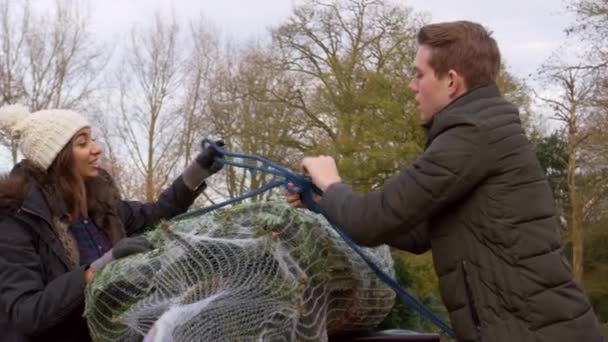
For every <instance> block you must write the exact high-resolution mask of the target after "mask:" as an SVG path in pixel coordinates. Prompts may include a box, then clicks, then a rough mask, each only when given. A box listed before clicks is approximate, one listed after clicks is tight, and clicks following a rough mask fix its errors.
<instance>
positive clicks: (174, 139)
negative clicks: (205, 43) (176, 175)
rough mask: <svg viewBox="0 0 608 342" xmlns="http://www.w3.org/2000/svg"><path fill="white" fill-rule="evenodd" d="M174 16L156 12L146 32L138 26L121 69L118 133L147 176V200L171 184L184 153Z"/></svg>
mask: <svg viewBox="0 0 608 342" xmlns="http://www.w3.org/2000/svg"><path fill="white" fill-rule="evenodd" d="M178 32H179V29H178V25H177V24H176V23H175V18H173V19H172V20H171V22H165V21H163V19H161V17H160V15H158V14H157V15H156V17H155V20H154V24H153V26H152V27H151V28H150V29H148V30H147V31H143V32H140V31H137V30H136V29H133V31H132V34H131V44H130V47H129V50H128V52H127V54H126V56H125V58H124V63H122V68H120V70H119V73H118V77H117V79H118V91H119V98H120V104H119V109H120V110H119V112H120V120H119V122H120V125H119V131H120V136H121V138H122V143H123V144H124V148H125V149H126V151H125V152H126V153H127V154H128V156H129V160H130V162H131V163H132V165H134V167H135V168H136V170H137V171H138V173H139V175H140V176H141V177H143V179H144V180H145V182H144V183H145V186H144V190H143V194H144V196H143V197H144V198H145V200H148V201H149V200H153V199H154V198H156V196H157V194H158V193H159V191H160V190H161V189H162V188H163V187H164V186H165V185H166V184H167V181H168V180H169V179H170V177H172V176H173V174H172V171H173V170H174V168H175V166H176V165H177V163H178V161H179V157H180V155H181V153H182V151H181V149H180V144H179V143H178V142H179V136H180V129H181V125H182V116H181V115H179V112H178V105H177V103H176V96H177V95H176V92H177V90H178V89H179V85H180V82H181V76H180V73H179V65H180V63H181V60H180V55H181V53H180V52H179V51H178Z"/></svg>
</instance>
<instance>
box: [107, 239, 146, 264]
mask: <svg viewBox="0 0 608 342" xmlns="http://www.w3.org/2000/svg"><path fill="white" fill-rule="evenodd" d="M153 249H154V245H152V244H151V243H150V241H148V240H147V239H146V238H145V237H143V236H135V237H128V238H124V239H122V240H120V241H118V242H117V243H116V245H114V247H113V248H112V257H114V259H120V258H124V257H126V256H129V255H131V254H137V253H145V252H149V251H151V250H153Z"/></svg>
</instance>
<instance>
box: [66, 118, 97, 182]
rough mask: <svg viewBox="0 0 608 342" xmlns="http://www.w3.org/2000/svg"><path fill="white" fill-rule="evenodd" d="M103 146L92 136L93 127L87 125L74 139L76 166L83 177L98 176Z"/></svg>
mask: <svg viewBox="0 0 608 342" xmlns="http://www.w3.org/2000/svg"><path fill="white" fill-rule="evenodd" d="M101 152H102V151H101V147H100V146H99V145H98V144H97V143H96V142H95V139H93V137H92V136H91V129H90V128H88V127H85V128H83V129H81V130H80V131H78V133H76V135H75V136H74V139H73V140H72V157H73V160H74V167H75V168H76V171H77V172H78V174H79V175H80V176H81V177H82V178H83V179H89V178H94V177H97V175H98V174H99V162H100V160H99V159H100V157H101Z"/></svg>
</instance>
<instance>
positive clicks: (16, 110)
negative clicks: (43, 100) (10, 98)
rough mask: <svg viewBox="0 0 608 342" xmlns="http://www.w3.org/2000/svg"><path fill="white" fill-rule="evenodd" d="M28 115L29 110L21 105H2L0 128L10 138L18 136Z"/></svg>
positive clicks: (0, 109)
mask: <svg viewBox="0 0 608 342" xmlns="http://www.w3.org/2000/svg"><path fill="white" fill-rule="evenodd" d="M29 116H30V111H29V110H28V109H27V108H26V107H25V106H23V105H20V104H14V105H8V106H4V107H2V108H0V130H1V131H2V133H4V134H5V135H7V136H9V137H11V138H15V137H18V136H19V135H21V130H22V129H23V123H24V122H26V121H27V118H28V117H29Z"/></svg>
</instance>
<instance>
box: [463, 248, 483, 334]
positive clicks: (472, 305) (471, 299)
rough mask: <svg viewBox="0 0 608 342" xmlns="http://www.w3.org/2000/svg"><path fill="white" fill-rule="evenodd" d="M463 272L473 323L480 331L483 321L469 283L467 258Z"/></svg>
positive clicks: (464, 261)
mask: <svg viewBox="0 0 608 342" xmlns="http://www.w3.org/2000/svg"><path fill="white" fill-rule="evenodd" d="M462 272H463V273H464V289H465V292H466V296H467V303H468V305H469V308H470V311H471V319H472V320H473V323H474V324H475V327H476V328H477V332H478V333H479V332H480V331H481V322H480V320H479V314H478V313H477V307H476V306H475V299H474V297H473V291H471V286H470V285H469V274H468V272H467V262H466V260H463V261H462Z"/></svg>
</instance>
